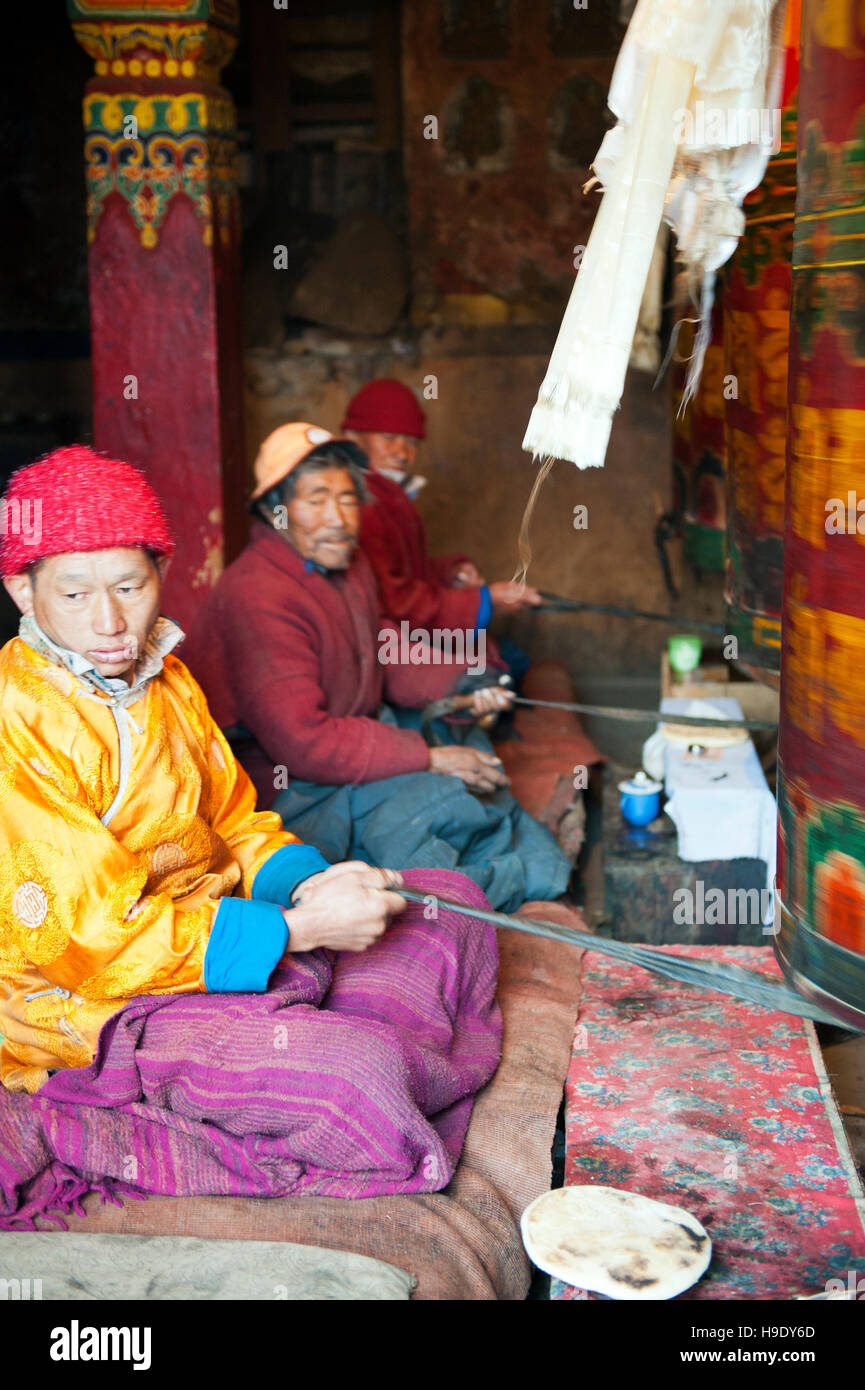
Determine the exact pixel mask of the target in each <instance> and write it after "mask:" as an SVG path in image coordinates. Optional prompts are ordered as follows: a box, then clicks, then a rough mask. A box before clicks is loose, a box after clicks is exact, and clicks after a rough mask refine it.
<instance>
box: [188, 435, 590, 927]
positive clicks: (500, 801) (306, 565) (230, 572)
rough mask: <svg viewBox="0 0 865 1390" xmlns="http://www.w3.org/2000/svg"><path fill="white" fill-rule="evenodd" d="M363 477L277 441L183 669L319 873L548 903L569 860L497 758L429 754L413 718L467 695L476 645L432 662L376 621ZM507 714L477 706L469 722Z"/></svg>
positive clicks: (331, 447) (487, 704) (352, 450)
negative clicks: (460, 877)
mask: <svg viewBox="0 0 865 1390" xmlns="http://www.w3.org/2000/svg"><path fill="white" fill-rule="evenodd" d="M363 462H364V459H363V454H362V452H361V450H360V449H359V448H358V446H357V445H356V444H354V443H352V442H351V441H347V440H341V439H335V438H332V437H331V436H330V435H328V434H327V432H326V431H325V430H322V429H320V428H318V427H317V426H314V425H308V424H304V423H294V424H288V425H282V426H280V428H279V429H277V430H274V432H273V433H272V434H271V435H270V436H269V437H268V438H267V439H266V440H265V441H264V443H263V445H262V447H261V449H260V451H259V454H258V457H257V459H256V464H255V476H256V487H255V491H254V493H253V503H254V505H255V507H256V510H257V514H258V517H259V520H258V521H256V523H255V525H254V527H253V533H252V539H251V542H250V544H249V545H248V546H247V548H246V550H245V551H244V552H243V554H242V555H241V556H240V557H239V558H238V559H237V560H236V561H235V562H234V564H233V565H231V566H229V568H228V569H227V570H226V571H225V573H224V574H223V575H222V576H221V577H220V579H219V580H218V582H217V584H216V585H215V587H214V588H213V589H212V590H211V592H210V593H209V594H208V596H207V597H206V599H205V600H204V602H203V604H202V607H201V609H200V610H199V613H198V615H197V617H196V620H195V623H194V624H193V627H192V630H191V632H190V635H189V639H188V642H187V645H186V646H185V647H184V658H185V660H186V661H187V662H188V664H189V666H190V667H191V669H192V671H193V672H194V674H195V675H196V677H197V678H198V680H199V681H200V683H201V685H202V687H203V689H204V691H205V693H206V695H207V697H208V700H209V702H210V705H211V708H212V710H213V713H214V716H215V717H216V719H217V720H218V721H219V723H220V725H221V726H222V728H223V729H224V730H226V731H228V733H229V736H230V738H231V740H232V744H233V747H234V748H235V751H236V753H237V756H238V758H239V759H240V760H241V762H242V763H243V765H244V767H245V768H246V769H247V771H248V772H249V774H250V776H251V777H252V779H253V781H254V782H255V785H256V787H257V789H258V792H259V805H261V806H270V805H271V804H273V805H274V808H275V809H276V810H278V811H279V812H280V814H281V816H282V818H283V823H284V824H285V826H286V827H287V828H288V829H291V830H293V831H295V833H297V834H298V835H300V836H301V837H302V838H303V839H305V840H308V841H309V842H311V843H313V844H315V845H316V846H317V847H318V848H319V849H320V850H321V851H322V853H323V854H324V855H325V857H326V858H327V859H329V860H339V859H343V858H351V859H361V860H365V861H366V862H369V863H373V864H383V863H385V862H387V863H388V864H389V865H391V866H392V867H394V868H399V867H400V866H406V867H407V866H408V865H410V864H414V865H429V866H433V865H443V864H447V865H448V867H451V868H457V867H458V868H460V869H461V870H462V871H463V872H464V873H466V874H467V875H468V876H469V877H471V878H473V879H474V880H475V882H476V883H478V884H479V886H480V887H482V888H483V890H484V892H485V893H486V894H487V896H488V897H489V898H490V901H491V902H493V905H494V906H496V907H505V908H507V909H511V908H515V907H517V906H519V904H520V903H521V902H523V901H525V900H526V899H527V898H551V897H558V896H560V895H561V894H562V893H563V892H564V891H565V889H566V887H567V882H568V877H569V872H570V866H569V864H568V861H567V859H566V858H565V856H564V855H563V854H562V853H561V851H560V850H559V848H558V846H557V845H556V843H555V840H554V839H553V837H552V836H551V835H550V834H549V832H548V831H546V830H545V829H544V828H543V827H542V826H540V825H539V824H538V823H537V822H536V821H534V820H533V819H532V817H530V816H529V815H527V813H526V812H525V811H523V810H522V809H521V808H520V807H519V806H518V805H517V803H516V802H515V801H514V799H513V797H512V796H511V795H510V793H509V792H507V791H506V786H507V777H506V776H505V773H504V770H503V768H502V765H501V763H500V761H499V759H498V758H497V757H496V756H495V754H494V753H493V751H492V749H491V747H490V746H489V745H488V744H487V743H486V742H485V741H484V740H478V742H479V744H480V746H472V745H471V744H467V745H465V746H445V747H436V748H429V747H428V746H427V743H426V741H425V739H424V738H423V736H422V734H421V733H420V732H419V727H418V726H419V717H418V716H417V715H414V717H412V715H411V714H410V713H406V711H409V712H410V711H419V710H420V709H421V708H423V707H424V706H425V705H427V704H429V703H431V702H432V701H434V700H437V699H439V698H441V697H442V696H443V695H447V694H450V693H452V692H453V691H454V690H455V689H457V687H458V685H459V684H460V683H461V682H462V683H463V684H465V682H466V678H467V676H468V674H469V665H470V663H469V662H467V661H466V660H465V659H458V658H460V657H463V658H464V657H465V656H466V654H467V653H469V652H470V651H472V652H473V651H474V649H473V648H471V642H470V641H469V640H467V639H471V640H473V639H474V635H475V634H474V628H473V627H470V628H469V630H468V632H466V631H460V630H459V629H457V630H455V634H456V637H457V638H460V639H461V641H462V650H461V651H460V650H456V651H455V650H454V648H453V646H452V647H451V648H449V649H448V650H447V651H445V650H443V649H442V648H439V649H436V650H434V649H433V648H432V647H431V645H430V644H429V643H428V642H424V641H423V640H422V639H415V634H412V639H413V640H412V641H411V642H410V643H408V644H403V643H402V642H401V637H402V636H403V635H404V634H403V633H400V632H399V631H398V630H397V628H396V627H395V626H394V624H393V623H391V622H390V621H388V620H383V619H382V618H381V616H380V608H379V599H378V593H377V589H376V584H375V579H374V577H373V574H372V571H371V569H370V566H369V562H368V560H367V559H366V557H365V555H363V553H362V552H360V551H357V549H356V547H357V538H358V531H359V529H360V511H361V506H362V503H363V500H364V491H365V490H364V482H365V476H366V475H365V474H364V472H363V470H362V467H361V465H362V463H363ZM404 626H407V624H404ZM455 634H454V631H453V630H452V631H450V632H448V633H447V634H446V635H447V637H448V638H449V639H450V638H453V637H454V635H455ZM444 657H451V658H453V659H451V660H446V659H443V658H444ZM482 664H483V663H482V662H480V661H477V662H475V663H474V665H475V670H476V672H478V671H479V668H480V667H481V666H482ZM469 684H471V681H469ZM510 698H511V697H510V695H509V694H508V693H507V692H505V691H504V690H502V689H501V688H497V687H495V686H493V687H488V688H486V689H481V690H476V691H475V694H474V696H473V699H474V708H475V711H476V712H477V713H485V712H488V711H491V710H496V709H502V708H506V707H507V706H508V704H509V703H510ZM383 701H387V705H385V706H384V707H383ZM412 723H413V724H414V725H415V726H416V727H410V726H411V724H412ZM472 792H477V793H479V794H481V795H484V797H485V799H484V801H480V800H479V799H478V797H476V796H474V795H472V794H471V793H472ZM277 793H279V796H278V797H277ZM275 798H276V799H275Z"/></svg>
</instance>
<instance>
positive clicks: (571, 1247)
mask: <svg viewBox="0 0 865 1390" xmlns="http://www.w3.org/2000/svg"><path fill="white" fill-rule="evenodd" d="M520 1230H521V1232H522V1237H523V1244H524V1245H525V1247H526V1251H527V1253H528V1255H529V1258H530V1259H531V1260H532V1262H533V1263H534V1264H536V1265H537V1266H538V1268H539V1269H543V1270H545V1271H546V1273H547V1274H552V1275H554V1276H555V1277H556V1278H557V1279H563V1280H564V1282H565V1283H566V1284H571V1285H573V1286H574V1287H575V1288H578V1289H591V1290H592V1291H593V1292H595V1293H601V1294H606V1296H607V1297H608V1298H618V1299H664V1298H675V1297H676V1295H677V1294H680V1293H682V1292H684V1290H685V1289H688V1288H690V1287H691V1285H692V1284H695V1283H696V1282H697V1280H698V1279H699V1278H700V1276H701V1275H702V1274H703V1273H704V1272H705V1270H706V1269H707V1267H708V1264H709V1260H710V1259H711V1256H712V1242H711V1240H710V1239H709V1237H708V1235H707V1233H706V1231H705V1230H704V1229H703V1227H702V1226H701V1225H700V1223H699V1221H698V1220H697V1218H696V1217H695V1216H692V1215H691V1213H690V1212H689V1211H685V1210H684V1209H683V1208H682V1207H670V1206H667V1205H666V1204H665V1203H664V1202H656V1201H654V1200H653V1199H652V1198H651V1197H642V1196H640V1194H639V1193H637V1192H622V1191H621V1190H620V1189H619V1188H617V1187H600V1186H595V1185H594V1184H591V1183H587V1184H586V1185H584V1186H582V1185H581V1186H579V1187H558V1188H555V1189H554V1190H553V1191H552V1192H544V1193H543V1194H542V1196H540V1197H537V1198H536V1199H535V1200H534V1202H532V1203H530V1205H529V1206H527V1207H526V1209H525V1211H524V1212H523V1215H522V1219H521V1221H520Z"/></svg>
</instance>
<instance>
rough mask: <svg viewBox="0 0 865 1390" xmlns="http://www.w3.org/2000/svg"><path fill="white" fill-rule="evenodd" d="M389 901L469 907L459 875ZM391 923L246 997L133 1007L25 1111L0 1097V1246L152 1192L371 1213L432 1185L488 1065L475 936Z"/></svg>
mask: <svg viewBox="0 0 865 1390" xmlns="http://www.w3.org/2000/svg"><path fill="white" fill-rule="evenodd" d="M405 880H406V884H407V886H410V887H412V888H416V889H419V890H420V891H421V892H423V893H429V894H436V893H438V894H441V895H442V896H445V897H449V898H451V899H454V898H456V899H457V900H458V901H462V902H465V903H469V904H474V905H478V906H486V905H487V902H486V898H485V897H484V895H483V893H481V891H480V890H479V889H478V888H476V887H475V885H474V884H473V883H472V882H471V881H470V880H469V879H467V878H465V877H464V876H463V875H462V874H457V873H452V872H449V871H445V870H432V869H423V870H421V869H416V870H411V871H409V872H407V873H406V874H405ZM425 912H426V913H428V914H432V912H433V909H432V908H424V907H422V906H421V905H420V904H411V903H410V904H408V906H407V908H406V910H405V912H404V913H403V914H402V915H401V916H400V917H398V918H396V919H394V921H393V922H392V924H391V926H390V927H389V929H388V931H387V933H386V934H385V936H384V937H383V938H382V939H381V940H380V941H378V942H377V943H376V944H375V946H373V947H371V948H370V949H369V950H367V951H364V952H360V953H358V954H354V953H351V952H340V953H338V954H337V953H335V952H328V951H323V950H321V951H311V952H309V953H307V954H304V955H299V956H296V957H294V958H289V963H288V964H287V965H283V966H280V967H279V968H278V969H277V970H276V971H275V972H274V974H273V976H272V977H271V982H270V988H269V989H268V991H267V993H266V994H222V995H220V994H183V995H146V996H143V997H141V998H139V999H136V1000H133V1002H132V1003H130V1004H128V1005H127V1006H126V1007H125V1008H123V1009H122V1010H121V1011H120V1012H119V1013H117V1014H115V1015H114V1017H113V1018H111V1019H109V1020H108V1022H107V1023H106V1024H105V1026H104V1027H103V1029H102V1032H101V1033H100V1036H99V1044H98V1048H97V1052H96V1057H95V1058H94V1060H93V1062H92V1063H91V1064H90V1065H89V1066H87V1067H82V1068H76V1069H70V1070H67V1071H58V1072H55V1073H54V1074H53V1075H52V1076H51V1077H50V1078H49V1080H48V1081H47V1082H46V1084H45V1085H44V1086H43V1087H42V1089H41V1090H40V1091H38V1092H37V1094H36V1095H32V1096H31V1095H25V1094H18V1093H12V1092H9V1091H5V1090H4V1089H3V1087H2V1086H0V1229H6V1230H10V1229H20V1228H22V1227H24V1228H28V1227H29V1228H32V1227H33V1223H34V1218H36V1217H43V1216H45V1215H46V1213H47V1212H49V1211H54V1212H60V1213H62V1212H68V1211H69V1210H71V1209H74V1210H76V1211H78V1210H80V1200H81V1198H82V1196H84V1195H85V1194H86V1193H88V1192H91V1191H99V1192H101V1194H102V1197H103V1200H105V1199H106V1198H108V1199H112V1200H116V1197H117V1194H118V1193H120V1192H122V1193H124V1194H126V1195H129V1196H134V1195H143V1194H147V1193H161V1194H166V1195H173V1196H191V1195H202V1194H241V1195H244V1196H252V1197H283V1196H289V1195H297V1194H302V1193H316V1194H319V1195H323V1196H331V1197H373V1196H379V1195H382V1194H385V1193H393V1192H434V1191H438V1190H440V1189H441V1188H443V1187H445V1186H446V1185H447V1183H448V1182H449V1181H450V1179H451V1176H452V1174H453V1170H454V1168H455V1166H456V1163H457V1160H458V1158H459V1155H460V1151H461V1149H462V1145H463V1140H464V1138H465V1133H466V1129H467V1128H468V1122H469V1117H470V1115H471V1109H472V1104H473V1100H474V1096H475V1094H476V1092H477V1091H478V1090H479V1089H480V1088H481V1086H483V1085H484V1083H485V1082H486V1081H488V1080H489V1079H490V1077H491V1076H492V1074H493V1072H494V1071H495V1069H496V1066H497V1064H498V1060H499V1055H500V1047H501V1015H500V1013H499V1009H498V1005H497V1004H496V1002H495V988H496V975H497V968H498V956H497V950H496V941H495V933H494V932H493V930H492V928H490V927H487V926H485V925H484V924H482V923H480V922H478V921H476V920H473V919H471V918H469V917H465V916H463V915H461V914H458V913H455V912H451V911H440V912H439V913H438V916H437V917H432V916H430V919H429V920H428V919H427V918H426V917H425V915H424V914H425Z"/></svg>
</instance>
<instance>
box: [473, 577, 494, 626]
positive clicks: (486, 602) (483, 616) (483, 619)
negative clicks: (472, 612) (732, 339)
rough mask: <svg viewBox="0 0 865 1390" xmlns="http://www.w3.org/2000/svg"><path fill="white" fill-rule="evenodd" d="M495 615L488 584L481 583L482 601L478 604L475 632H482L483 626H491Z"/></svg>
mask: <svg viewBox="0 0 865 1390" xmlns="http://www.w3.org/2000/svg"><path fill="white" fill-rule="evenodd" d="M492 616H493V601H492V599H491V598H490V591H489V588H488V586H487V585H486V584H482V585H481V601H480V603H479V605H478V616H477V618H476V619H475V632H480V630H481V628H482V627H489V625H490V623H491V622H492Z"/></svg>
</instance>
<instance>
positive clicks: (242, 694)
mask: <svg viewBox="0 0 865 1390" xmlns="http://www.w3.org/2000/svg"><path fill="white" fill-rule="evenodd" d="M261 608H262V604H261V600H259V619H258V622H257V624H256V629H255V630H253V625H252V624H249V623H239V622H238V623H235V624H233V625H232V627H231V630H230V632H224V633H223V642H224V646H225V651H226V656H227V659H228V661H229V663H230V667H231V669H233V670H235V671H237V672H239V673H242V674H240V675H239V678H238V681H237V690H236V707H237V714H238V718H239V720H240V721H241V722H242V723H243V724H245V726H246V727H247V729H248V730H249V732H250V733H251V734H252V736H253V737H254V738H255V740H256V742H257V743H258V744H259V745H260V746H261V748H263V749H264V751H265V753H266V754H267V756H268V757H269V758H271V759H272V760H273V764H274V766H284V767H285V768H286V769H287V771H288V775H289V777H293V778H294V777H296V778H299V779H300V780H302V781H308V782H320V783H324V784H330V783H350V784H352V785H357V784H359V783H362V782H374V781H378V780H379V779H380V778H382V777H395V776H398V775H399V774H400V773H403V772H422V771H424V770H425V769H426V767H427V766H428V764H429V749H428V747H427V745H426V743H425V742H424V740H423V738H422V737H421V735H420V734H418V733H415V732H414V731H413V730H411V729H396V728H394V727H393V726H392V725H389V724H382V723H380V722H379V721H378V720H377V719H372V718H367V717H364V716H348V717H344V718H340V717H334V716H333V715H331V714H329V713H328V699H327V696H326V694H325V691H324V690H323V688H322V684H321V674H320V669H319V661H318V655H317V651H316V642H315V634H314V633H312V632H310V631H308V630H307V628H306V624H305V623H304V621H303V620H302V619H297V618H296V617H295V615H293V614H291V613H287V612H286V611H285V610H278V609H272V610H271V611H269V612H267V613H266V615H265V616H266V621H267V629H268V640H267V642H266V643H265V642H262V640H261Z"/></svg>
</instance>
